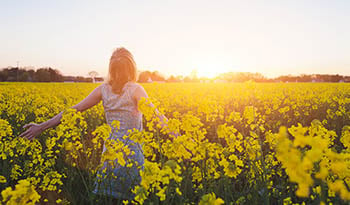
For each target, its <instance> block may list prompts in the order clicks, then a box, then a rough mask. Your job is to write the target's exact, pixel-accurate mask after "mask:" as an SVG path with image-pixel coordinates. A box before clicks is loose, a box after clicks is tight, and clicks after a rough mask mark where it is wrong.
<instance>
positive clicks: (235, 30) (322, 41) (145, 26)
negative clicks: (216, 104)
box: [0, 0, 350, 77]
mask: <svg viewBox="0 0 350 205" xmlns="http://www.w3.org/2000/svg"><path fill="white" fill-rule="evenodd" d="M349 11H350V1H348V0H343V1H340V0H338V1H337V0H332V1H331V0H328V1H322V0H318V1H316V0H315V1H311V0H310V1H304V0H303V1H296V0H291V1H287V0H283V1H281V0H276V1H272V0H261V1H241V0H240V1H234V0H230V1H220V0H218V1H212V0H211V1H204V0H200V1H194V0H183V1H182V0H173V1H167V0H159V1H152V0H147V1H146V0H145V1H141V0H125V1H97V0H96V1H87V0H84V1H77V0H59V1H50V0H43V1H41V0H33V1H27V0H21V1H19V0H18V1H17V0H8V1H7V0H0V68H2V67H7V66H16V62H17V61H19V64H20V66H34V67H36V68H38V67H42V66H51V67H53V68H57V69H59V70H61V71H62V73H63V74H65V75H85V76H86V75H87V73H88V72H89V71H91V70H96V71H97V72H99V73H100V74H101V75H102V76H104V75H106V74H107V71H108V60H109V57H110V55H111V53H112V51H113V50H114V48H115V47H118V46H124V47H126V48H127V49H129V50H130V51H131V52H132V53H133V54H134V57H135V60H136V63H137V65H138V69H139V70H158V71H160V72H161V73H163V74H164V75H166V76H169V75H171V74H175V75H188V74H190V73H191V71H192V70H197V73H198V75H199V76H214V75H215V74H217V73H221V72H229V71H247V72H260V73H262V74H264V75H266V76H268V77H274V76H278V75H282V74H301V73H321V74H324V73H332V74H336V73H338V74H343V75H350V12H349Z"/></svg>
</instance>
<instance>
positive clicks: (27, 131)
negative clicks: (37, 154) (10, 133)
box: [19, 130, 29, 137]
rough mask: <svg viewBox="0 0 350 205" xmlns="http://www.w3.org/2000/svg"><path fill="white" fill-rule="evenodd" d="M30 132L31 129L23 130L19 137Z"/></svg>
mask: <svg viewBox="0 0 350 205" xmlns="http://www.w3.org/2000/svg"><path fill="white" fill-rule="evenodd" d="M28 133H29V130H26V131H25V132H22V134H20V135H19V137H24V136H25V135H27V134H28Z"/></svg>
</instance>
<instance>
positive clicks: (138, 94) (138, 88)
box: [133, 83, 148, 101]
mask: <svg viewBox="0 0 350 205" xmlns="http://www.w3.org/2000/svg"><path fill="white" fill-rule="evenodd" d="M142 97H145V98H147V97H148V95H147V92H146V90H145V89H144V88H143V87H142V85H140V84H138V83H135V90H134V93H133V98H134V99H135V100H137V101H138V100H139V99H140V98H142Z"/></svg>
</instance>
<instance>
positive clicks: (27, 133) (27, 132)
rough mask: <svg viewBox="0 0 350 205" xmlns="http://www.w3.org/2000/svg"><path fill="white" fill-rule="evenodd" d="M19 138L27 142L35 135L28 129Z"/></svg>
mask: <svg viewBox="0 0 350 205" xmlns="http://www.w3.org/2000/svg"><path fill="white" fill-rule="evenodd" d="M19 137H23V138H27V139H29V140H32V139H33V138H34V137H35V135H34V133H33V132H32V130H30V129H28V130H26V131H25V132H23V133H22V134H20V135H19Z"/></svg>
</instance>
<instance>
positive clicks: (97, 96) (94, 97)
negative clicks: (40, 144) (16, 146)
mask: <svg viewBox="0 0 350 205" xmlns="http://www.w3.org/2000/svg"><path fill="white" fill-rule="evenodd" d="M101 99H102V94H101V86H98V87H97V88H95V89H94V90H93V91H92V92H91V93H90V94H89V95H88V96H87V97H86V98H85V99H84V100H82V101H81V102H79V103H78V104H76V105H74V106H73V107H72V108H74V109H76V110H77V111H79V112H82V111H84V110H87V109H89V108H90V107H92V106H94V105H96V104H98V103H99V102H100V101H101ZM62 114H63V112H60V113H59V114H57V115H56V116H54V117H53V118H51V119H50V120H47V121H46V122H43V123H41V124H36V123H29V124H26V125H24V126H23V128H28V129H27V130H26V131H25V132H23V133H21V134H20V135H19V136H20V137H25V138H27V139H29V140H31V139H33V138H34V137H35V136H37V135H39V134H40V133H42V132H43V131H44V130H46V129H48V128H51V127H55V126H57V125H58V124H60V122H61V118H62Z"/></svg>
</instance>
